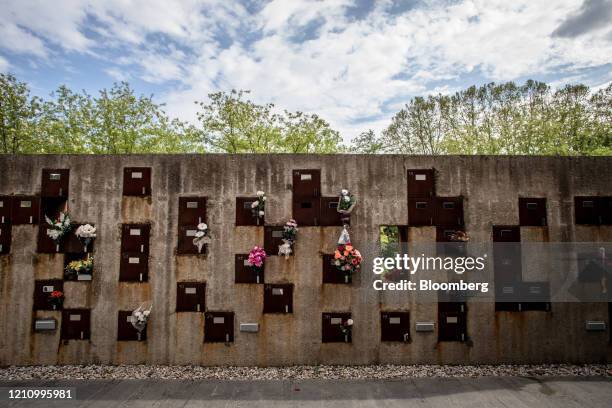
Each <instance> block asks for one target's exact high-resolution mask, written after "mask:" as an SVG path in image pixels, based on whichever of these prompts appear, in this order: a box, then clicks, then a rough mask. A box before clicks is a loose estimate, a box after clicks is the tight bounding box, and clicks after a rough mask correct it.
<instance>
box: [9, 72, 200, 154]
mask: <svg viewBox="0 0 612 408" xmlns="http://www.w3.org/2000/svg"><path fill="white" fill-rule="evenodd" d="M162 107H163V105H160V104H157V103H155V102H154V101H153V99H152V97H146V96H136V95H135V94H134V90H133V89H131V88H130V86H129V84H127V83H126V82H121V83H116V84H114V85H113V87H112V88H111V89H102V90H101V91H100V92H99V94H98V96H97V97H93V96H91V95H89V94H87V93H86V92H84V91H83V92H81V93H76V92H74V91H72V90H71V89H70V88H68V87H66V86H60V87H59V88H58V89H57V90H56V91H55V92H53V93H52V94H51V98H50V99H49V100H46V101H42V100H40V99H38V98H30V96H29V89H28V86H27V84H25V83H22V82H18V81H17V80H16V79H15V77H14V76H12V75H3V74H0V115H1V117H0V137H1V138H2V151H1V153H97V154H122V153H190V152H203V151H204V148H203V146H202V144H201V142H200V140H201V135H200V132H199V131H198V130H197V129H196V128H195V127H194V126H193V125H189V124H187V123H184V122H181V121H179V120H177V119H172V120H171V119H169V118H168V116H167V115H166V113H165V112H164V111H163V110H162Z"/></svg>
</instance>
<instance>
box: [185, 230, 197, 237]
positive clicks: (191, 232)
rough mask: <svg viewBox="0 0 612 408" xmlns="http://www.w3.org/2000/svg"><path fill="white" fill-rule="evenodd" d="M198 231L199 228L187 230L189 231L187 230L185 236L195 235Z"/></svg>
mask: <svg viewBox="0 0 612 408" xmlns="http://www.w3.org/2000/svg"><path fill="white" fill-rule="evenodd" d="M197 232H198V230H187V231H185V236H187V237H195V235H196V233H197Z"/></svg>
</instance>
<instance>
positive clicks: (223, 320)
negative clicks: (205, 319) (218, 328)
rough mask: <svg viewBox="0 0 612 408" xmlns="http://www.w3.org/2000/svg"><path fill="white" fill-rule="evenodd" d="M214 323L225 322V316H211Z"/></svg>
mask: <svg viewBox="0 0 612 408" xmlns="http://www.w3.org/2000/svg"><path fill="white" fill-rule="evenodd" d="M213 323H214V324H225V317H213Z"/></svg>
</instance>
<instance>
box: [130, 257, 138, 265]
mask: <svg viewBox="0 0 612 408" xmlns="http://www.w3.org/2000/svg"><path fill="white" fill-rule="evenodd" d="M128 263H131V264H139V263H140V258H132V257H130V258H129V259H128Z"/></svg>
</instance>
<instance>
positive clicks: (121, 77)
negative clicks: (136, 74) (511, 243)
mask: <svg viewBox="0 0 612 408" xmlns="http://www.w3.org/2000/svg"><path fill="white" fill-rule="evenodd" d="M104 72H106V74H107V75H108V76H110V77H111V78H113V79H114V80H115V81H127V80H129V79H130V77H131V76H130V74H129V73H128V72H126V71H124V70H121V69H119V68H117V67H111V68H107V69H105V70H104Z"/></svg>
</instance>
